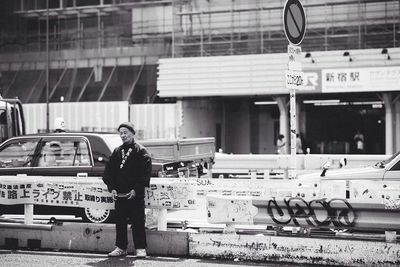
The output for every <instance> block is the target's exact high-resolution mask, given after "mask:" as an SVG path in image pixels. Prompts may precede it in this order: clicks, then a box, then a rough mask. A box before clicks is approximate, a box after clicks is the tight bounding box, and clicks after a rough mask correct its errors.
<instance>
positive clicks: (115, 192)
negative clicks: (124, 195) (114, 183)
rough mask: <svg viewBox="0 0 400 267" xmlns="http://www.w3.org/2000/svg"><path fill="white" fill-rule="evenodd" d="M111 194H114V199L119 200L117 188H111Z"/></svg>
mask: <svg viewBox="0 0 400 267" xmlns="http://www.w3.org/2000/svg"><path fill="white" fill-rule="evenodd" d="M111 195H112V198H113V199H114V200H117V195H118V194H117V190H115V189H113V190H111Z"/></svg>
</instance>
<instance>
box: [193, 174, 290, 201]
mask: <svg viewBox="0 0 400 267" xmlns="http://www.w3.org/2000/svg"><path fill="white" fill-rule="evenodd" d="M196 182H197V194H198V195H208V194H221V195H224V196H263V197H288V196H289V197H290V196H292V192H293V191H294V190H293V189H294V188H295V187H296V185H297V184H296V183H294V180H293V181H292V180H255V179H251V180H250V179H212V178H201V179H197V180H196Z"/></svg>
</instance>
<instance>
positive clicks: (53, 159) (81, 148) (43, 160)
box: [38, 140, 90, 167]
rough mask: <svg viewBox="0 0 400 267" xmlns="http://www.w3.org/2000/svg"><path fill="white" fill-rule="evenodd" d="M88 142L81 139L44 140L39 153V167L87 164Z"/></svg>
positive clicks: (88, 161)
mask: <svg viewBox="0 0 400 267" xmlns="http://www.w3.org/2000/svg"><path fill="white" fill-rule="evenodd" d="M89 165H90V156H89V149H88V144H87V143H86V142H84V141H83V140H57V141H44V142H43V144H42V149H41V151H40V154H39V160H38V166H39V167H54V166H89Z"/></svg>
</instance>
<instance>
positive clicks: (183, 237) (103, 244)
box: [0, 223, 188, 256]
mask: <svg viewBox="0 0 400 267" xmlns="http://www.w3.org/2000/svg"><path fill="white" fill-rule="evenodd" d="M10 225H11V224H6V225H5V224H3V226H2V225H0V247H9V248H14V249H15V248H18V247H19V248H32V249H50V250H70V251H89V252H104V253H107V252H109V251H111V250H113V249H114V247H115V225H113V224H91V223H64V224H63V225H53V226H52V227H51V228H49V227H38V225H31V228H30V227H29V226H27V225H23V224H13V226H12V227H11V226H10ZM43 226H48V225H43ZM10 228H11V229H13V230H12V231H10ZM146 235H147V244H148V254H149V255H169V256H187V255H188V234H187V233H185V232H172V231H150V230H148V231H147V232H146ZM128 252H129V253H133V252H134V245H133V241H132V232H131V229H130V227H128Z"/></svg>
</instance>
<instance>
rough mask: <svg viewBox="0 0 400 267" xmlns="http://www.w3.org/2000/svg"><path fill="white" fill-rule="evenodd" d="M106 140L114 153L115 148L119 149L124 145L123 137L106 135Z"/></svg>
mask: <svg viewBox="0 0 400 267" xmlns="http://www.w3.org/2000/svg"><path fill="white" fill-rule="evenodd" d="M104 140H105V142H106V144H107V146H108V147H109V148H110V150H111V151H113V150H114V148H116V147H119V146H120V145H122V140H121V137H119V135H118V134H107V135H104Z"/></svg>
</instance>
